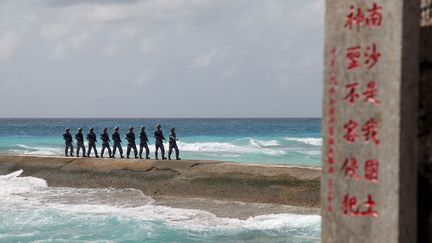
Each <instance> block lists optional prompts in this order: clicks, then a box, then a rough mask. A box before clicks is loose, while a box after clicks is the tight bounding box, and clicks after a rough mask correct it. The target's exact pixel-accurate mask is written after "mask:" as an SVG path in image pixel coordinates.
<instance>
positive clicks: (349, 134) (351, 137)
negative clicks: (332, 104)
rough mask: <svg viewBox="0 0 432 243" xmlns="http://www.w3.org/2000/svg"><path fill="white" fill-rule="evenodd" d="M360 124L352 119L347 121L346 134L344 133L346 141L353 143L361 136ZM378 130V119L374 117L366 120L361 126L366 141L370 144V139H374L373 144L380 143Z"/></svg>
mask: <svg viewBox="0 0 432 243" xmlns="http://www.w3.org/2000/svg"><path fill="white" fill-rule="evenodd" d="M359 126H360V125H359V123H358V122H356V121H354V120H352V119H350V120H349V121H348V122H347V123H345V125H344V126H343V127H344V129H345V134H344V135H343V138H344V140H345V142H347V143H348V144H352V143H354V142H356V141H357V140H358V139H359V138H360V136H359V134H358V133H357V128H359ZM378 130H379V124H378V121H376V120H375V119H373V118H370V119H369V120H368V121H366V122H365V123H364V124H363V126H362V128H361V131H362V138H363V140H364V142H365V143H366V144H368V143H369V142H370V141H372V143H373V144H375V145H378V144H379V142H380V141H379V139H378Z"/></svg>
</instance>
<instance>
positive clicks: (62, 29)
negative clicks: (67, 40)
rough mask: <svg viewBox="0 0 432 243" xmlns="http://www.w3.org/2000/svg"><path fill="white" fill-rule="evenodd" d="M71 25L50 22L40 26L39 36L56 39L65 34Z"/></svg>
mask: <svg viewBox="0 0 432 243" xmlns="http://www.w3.org/2000/svg"><path fill="white" fill-rule="evenodd" d="M71 27H72V26H71V24H68V23H66V24H65V23H61V24H60V23H50V24H47V25H44V26H43V27H42V30H41V36H42V37H43V38H47V39H57V38H60V37H63V36H65V35H66V34H67V33H68V32H69V31H70V30H71Z"/></svg>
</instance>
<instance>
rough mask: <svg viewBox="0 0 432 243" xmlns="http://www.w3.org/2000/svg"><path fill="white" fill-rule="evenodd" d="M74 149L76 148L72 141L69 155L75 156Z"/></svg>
mask: <svg viewBox="0 0 432 243" xmlns="http://www.w3.org/2000/svg"><path fill="white" fill-rule="evenodd" d="M73 150H74V147H73V144H72V143H71V144H70V152H69V156H71V157H73Z"/></svg>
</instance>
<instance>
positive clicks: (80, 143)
mask: <svg viewBox="0 0 432 243" xmlns="http://www.w3.org/2000/svg"><path fill="white" fill-rule="evenodd" d="M75 139H76V141H77V157H78V156H79V151H80V149H82V151H83V157H87V156H86V149H85V146H84V136H83V134H82V131H80V130H79V131H78V133H77V134H75Z"/></svg>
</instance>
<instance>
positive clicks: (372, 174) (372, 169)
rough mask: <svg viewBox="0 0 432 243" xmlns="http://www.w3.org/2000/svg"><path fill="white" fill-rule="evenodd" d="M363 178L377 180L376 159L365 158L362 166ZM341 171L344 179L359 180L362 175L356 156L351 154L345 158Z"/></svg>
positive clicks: (369, 180)
mask: <svg viewBox="0 0 432 243" xmlns="http://www.w3.org/2000/svg"><path fill="white" fill-rule="evenodd" d="M363 168H364V169H363V178H364V180H365V181H367V182H373V183H376V182H378V172H379V162H378V160H376V159H370V160H366V161H365V162H364V166H363ZM341 171H342V173H343V174H344V176H345V178H346V179H353V180H360V179H361V178H362V177H361V176H360V175H361V172H360V165H359V162H358V161H357V158H356V157H354V156H351V157H349V158H346V159H345V161H344V163H343V165H342V167H341Z"/></svg>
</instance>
